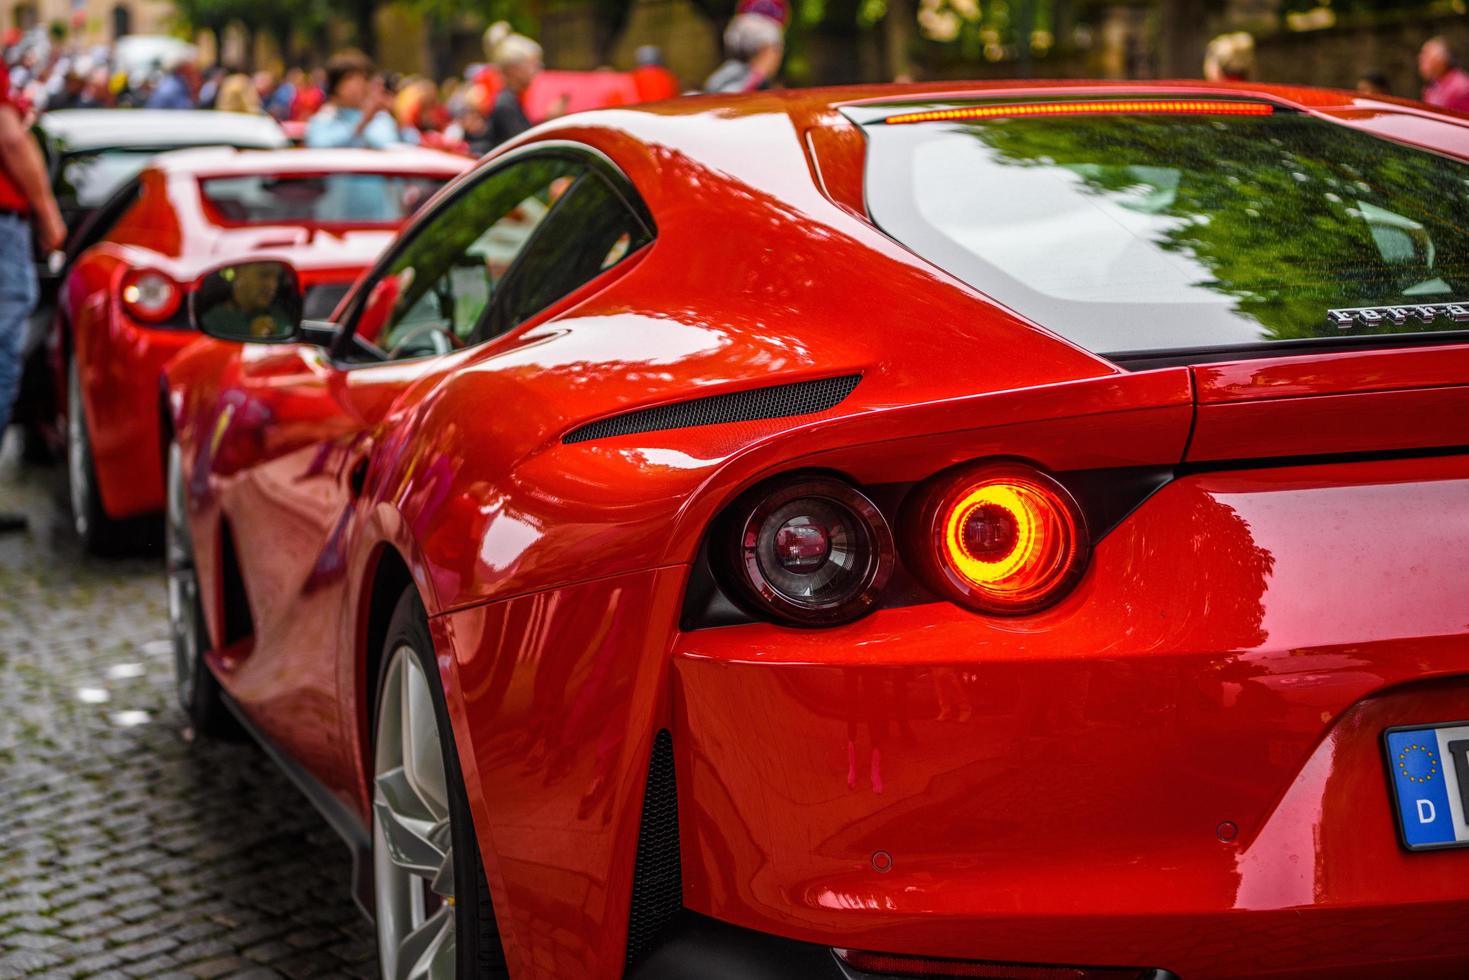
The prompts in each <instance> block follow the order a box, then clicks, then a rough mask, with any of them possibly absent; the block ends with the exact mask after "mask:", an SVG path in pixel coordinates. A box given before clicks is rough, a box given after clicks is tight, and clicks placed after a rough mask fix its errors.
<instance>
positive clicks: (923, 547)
mask: <svg viewBox="0 0 1469 980" xmlns="http://www.w3.org/2000/svg"><path fill="white" fill-rule="evenodd" d="M897 525H898V526H897V530H896V533H895V532H894V529H893V528H892V527H890V526H889V523H888V520H887V518H886V517H885V516H884V514H883V512H882V511H881V510H880V509H879V508H878V507H877V506H876V505H875V504H874V503H873V502H872V501H871V500H870V499H869V498H868V497H867V496H866V495H865V494H864V493H863V492H862V491H860V490H858V489H857V488H856V487H855V486H853V485H852V484H851V483H849V482H847V481H846V480H844V479H841V478H839V477H836V476H833V475H829V474H794V475H790V476H786V477H781V478H777V479H775V480H772V481H768V482H766V483H764V484H761V485H759V486H757V487H755V488H753V489H752V490H750V491H749V492H747V493H746V494H744V495H743V496H742V497H740V498H739V499H738V500H737V501H736V502H735V503H734V504H733V505H732V506H731V507H730V508H729V510H728V511H727V512H726V519H725V521H724V522H723V526H722V528H721V529H719V530H718V531H716V536H717V538H718V539H719V542H720V545H721V547H720V548H719V549H718V552H717V553H718V555H719V560H718V561H717V566H718V567H720V568H722V569H723V570H724V572H725V576H724V577H725V578H726V579H727V580H729V581H730V584H732V585H733V586H734V591H735V592H736V593H737V594H738V595H739V597H740V598H741V599H742V600H743V601H744V603H745V605H747V606H751V607H753V609H754V610H755V611H758V612H760V613H762V614H764V615H766V616H768V617H769V618H773V619H776V620H778V621H780V622H784V623H788V624H791V625H796V626H833V625H837V624H839V623H847V622H851V621H852V620H855V619H858V618H860V617H861V616H863V615H866V614H867V613H868V612H870V611H871V610H872V609H873V608H875V607H876V606H877V604H878V601H879V599H880V598H881V596H882V593H883V590H884V589H885V588H886V587H887V585H888V583H889V582H890V580H891V579H892V577H893V574H894V572H895V570H896V568H897V561H898V556H899V554H901V555H902V557H903V560H904V563H905V565H906V567H907V568H908V569H909V570H910V571H912V573H913V574H914V575H916V576H917V578H918V579H919V580H920V581H921V582H922V584H923V585H925V586H926V587H927V588H928V589H929V590H931V591H932V592H934V593H936V594H938V595H939V596H942V597H943V598H946V599H949V600H951V601H953V602H956V603H958V604H959V605H961V606H964V607H966V608H968V609H972V610H974V611H976V612H980V613H985V614H988V615H995V616H1017V615H1024V614H1027V613H1033V612H1037V611H1039V610H1042V609H1044V608H1046V607H1047V606H1050V605H1053V604H1054V603H1056V602H1058V601H1060V600H1061V599H1062V598H1063V597H1064V596H1065V595H1067V594H1068V593H1069V592H1070V591H1071V589H1072V588H1073V587H1074V586H1075V585H1076V583H1077V581H1078V580H1079V579H1080V578H1081V576H1082V573H1083V572H1085V570H1086V564H1087V560H1088V557H1089V554H1090V537H1089V534H1088V531H1087V524H1086V518H1085V516H1084V514H1083V512H1082V510H1081V508H1080V507H1079V506H1078V505H1077V503H1076V500H1075V499H1074V498H1073V497H1072V495H1071V493H1070V492H1069V491H1068V490H1067V489H1066V488H1065V487H1064V486H1062V485H1061V483H1059V482H1058V481H1057V480H1056V479H1055V478H1053V477H1051V476H1050V475H1048V474H1046V473H1045V472H1043V471H1041V470H1040V469H1038V468H1037V467H1034V466H1031V465H1029V464H1025V463H1019V462H1009V461H1002V462H989V463H977V464H969V465H965V466H961V467H957V468H955V469H952V470H948V471H945V472H943V473H940V474H939V475H937V476H935V477H934V478H932V479H930V480H928V481H926V482H924V483H922V484H919V485H918V486H916V487H914V488H913V490H912V491H911V492H910V493H909V494H908V496H907V498H906V500H905V501H904V502H903V505H902V507H901V508H900V509H899V510H898V517H897Z"/></svg>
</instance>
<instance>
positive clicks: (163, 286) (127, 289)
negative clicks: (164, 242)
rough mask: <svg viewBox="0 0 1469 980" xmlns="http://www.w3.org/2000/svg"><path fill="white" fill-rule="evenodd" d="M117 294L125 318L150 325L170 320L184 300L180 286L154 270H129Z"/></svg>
mask: <svg viewBox="0 0 1469 980" xmlns="http://www.w3.org/2000/svg"><path fill="white" fill-rule="evenodd" d="M118 292H119V295H120V296H121V298H122V307H123V309H124V310H125V311H126V312H127V314H128V316H130V317H132V318H133V319H135V320H141V321H142V322H144V323H151V324H158V323H164V322H166V321H168V320H170V319H172V318H173V317H174V316H175V315H176V314H177V313H178V312H179V309H180V308H181V307H182V305H183V299H184V289H183V287H182V286H180V285H179V284H178V283H177V282H175V281H174V280H173V279H171V278H169V277H168V276H166V275H164V274H163V273H162V272H159V271H157V270H156V269H130V270H129V271H128V272H127V273H126V274H125V275H124V276H123V277H122V284H121V288H120V289H119V291H118Z"/></svg>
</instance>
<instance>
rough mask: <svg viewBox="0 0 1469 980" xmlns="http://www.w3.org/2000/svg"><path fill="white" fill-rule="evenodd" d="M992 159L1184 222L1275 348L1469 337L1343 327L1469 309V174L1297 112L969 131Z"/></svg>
mask: <svg viewBox="0 0 1469 980" xmlns="http://www.w3.org/2000/svg"><path fill="white" fill-rule="evenodd" d="M963 128H964V129H965V130H966V131H968V132H969V133H971V134H972V135H973V136H974V137H975V138H976V139H978V140H979V141H981V142H982V143H983V144H984V146H985V147H987V148H988V149H989V151H990V153H991V155H992V156H993V158H994V159H996V160H998V161H1002V162H1004V163H1006V164H1010V165H1014V166H1021V167H1059V168H1065V169H1066V170H1068V171H1070V172H1072V173H1074V174H1076V175H1077V176H1078V177H1079V178H1080V179H1081V181H1082V182H1083V184H1084V187H1085V189H1086V191H1087V193H1090V194H1094V195H1097V196H1099V197H1103V198H1106V199H1107V204H1108V205H1110V206H1116V207H1124V208H1130V209H1133V210H1140V211H1144V212H1146V213H1148V214H1153V215H1159V216H1165V217H1168V218H1172V219H1176V220H1174V221H1170V222H1166V223H1163V224H1165V225H1166V227H1167V229H1168V230H1166V231H1161V232H1159V233H1158V234H1159V237H1158V238H1157V239H1156V240H1155V241H1153V243H1152V244H1153V245H1154V246H1155V247H1157V248H1160V249H1163V250H1166V251H1170V252H1178V253H1182V254H1185V255H1187V256H1189V257H1191V258H1192V259H1194V260H1195V261H1196V262H1197V263H1199V264H1200V265H1202V266H1203V267H1204V268H1205V269H1206V270H1208V274H1209V276H1210V278H1209V279H1208V280H1207V281H1205V282H1201V283H1199V284H1198V285H1200V286H1202V287H1205V288H1209V289H1212V290H1215V291H1217V292H1218V293H1220V294H1223V295H1227V296H1229V297H1231V298H1232V299H1233V300H1234V303H1235V309H1236V310H1237V311H1238V312H1239V313H1240V314H1241V315H1244V316H1247V317H1249V318H1251V319H1253V320H1255V321H1257V322H1258V323H1259V324H1260V327H1261V333H1262V339H1277V340H1285V339H1295V338H1310V337H1322V336H1341V335H1343V334H1349V333H1351V332H1370V333H1384V332H1420V331H1424V330H1430V329H1433V330H1444V329H1463V327H1464V325H1463V324H1458V323H1454V322H1452V321H1450V320H1447V319H1445V318H1440V319H1439V320H1438V321H1436V322H1434V323H1432V324H1424V323H1422V322H1420V321H1419V320H1417V319H1409V320H1408V321H1407V322H1406V323H1404V324H1401V325H1397V326H1394V325H1393V324H1391V323H1386V322H1385V323H1382V324H1380V325H1377V326H1375V327H1372V328H1367V327H1365V326H1360V325H1359V326H1356V327H1353V328H1351V330H1347V331H1344V330H1341V329H1338V328H1337V327H1335V326H1332V325H1330V324H1329V323H1328V322H1327V319H1326V311H1327V310H1329V309H1333V308H1343V307H1359V306H1385V305H1393V304H1424V303H1444V302H1454V301H1460V300H1469V166H1465V165H1464V164H1462V163H1459V162H1457V161H1454V160H1450V159H1448V158H1445V157H1441V156H1437V155H1435V154H1431V153H1427V152H1424V151H1420V150H1415V149H1411V148H1409V147H1405V146H1400V145H1397V144H1394V143H1390V142H1387V141H1384V140H1380V139H1376V138H1374V137H1371V136H1368V135H1366V134H1363V133H1360V132H1356V131H1353V130H1351V129H1349V128H1347V127H1344V126H1341V125H1336V124H1332V123H1326V122H1323V121H1320V120H1315V119H1311V118H1309V117H1306V116H1302V115H1296V114H1284V113H1280V114H1276V115H1274V116H1271V117H1265V118H1258V119H1256V118H1249V119H1234V118H1231V119H1228V120H1222V119H1203V118H1200V119H1195V118H1190V117H1181V116H1137V115H1117V116H1105V117H1096V116H1091V117H1084V118H1083V117H1077V118H1071V119H1056V118H1050V119H1045V120H1032V119H1011V120H1000V121H987V122H984V123H976V124H972V125H967V126H964V127H963Z"/></svg>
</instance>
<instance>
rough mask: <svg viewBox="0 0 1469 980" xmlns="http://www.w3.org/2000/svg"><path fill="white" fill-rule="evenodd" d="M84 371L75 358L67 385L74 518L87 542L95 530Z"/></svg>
mask: <svg viewBox="0 0 1469 980" xmlns="http://www.w3.org/2000/svg"><path fill="white" fill-rule="evenodd" d="M83 411H84V409H83V407H82V385H81V372H80V371H78V370H77V362H76V358H72V361H71V366H70V368H69V369H68V371H67V382H66V475H67V486H68V487H69V489H70V493H71V519H72V525H73V526H74V527H75V528H76V533H77V537H79V538H81V539H82V540H83V541H86V540H87V532H88V531H90V530H91V527H90V521H91V515H90V510H89V509H90V505H91V500H92V468H91V459H90V457H91V448H90V447H89V446H88V445H87V420H86V418H85V417H84V416H83V414H82V413H83Z"/></svg>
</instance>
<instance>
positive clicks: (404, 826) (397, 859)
mask: <svg viewBox="0 0 1469 980" xmlns="http://www.w3.org/2000/svg"><path fill="white" fill-rule="evenodd" d="M373 811H374V813H375V814H376V816H377V820H378V824H379V825H380V826H381V827H382V831H383V841H384V843H385V844H386V845H387V849H388V855H389V857H391V858H392V861H393V863H394V864H396V865H397V866H398V867H400V868H402V869H403V870H405V871H408V872H410V873H411V874H414V875H417V876H418V877H420V878H433V877H434V876H435V875H437V874H438V873H439V869H440V868H441V867H442V866H443V863H444V848H442V847H440V846H439V845H438V844H436V843H435V839H436V836H437V835H435V834H434V830H435V828H436V827H438V826H439V824H440V821H438V820H436V819H435V818H434V816H433V815H432V814H430V813H429V812H428V811H427V809H426V808H425V807H424V806H423V804H422V801H420V800H419V799H418V796H417V795H416V794H415V793H414V792H413V790H412V789H411V788H410V787H409V786H408V781H407V779H406V777H405V776H404V773H403V770H402V769H394V770H392V771H391V772H385V773H383V774H382V775H380V776H378V777H377V793H376V798H375V799H374V800H373ZM443 825H444V826H447V825H448V820H447V819H445V820H444V821H443Z"/></svg>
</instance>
